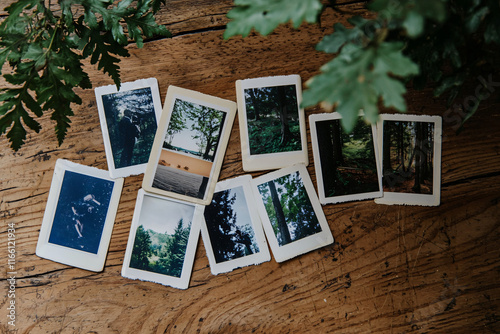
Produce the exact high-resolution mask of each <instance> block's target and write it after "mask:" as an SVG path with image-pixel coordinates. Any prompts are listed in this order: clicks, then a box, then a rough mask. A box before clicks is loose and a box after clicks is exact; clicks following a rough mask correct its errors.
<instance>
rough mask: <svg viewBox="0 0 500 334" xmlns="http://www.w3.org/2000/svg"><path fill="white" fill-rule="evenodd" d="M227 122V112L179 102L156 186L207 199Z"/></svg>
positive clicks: (163, 150) (172, 118)
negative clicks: (210, 179)
mask: <svg viewBox="0 0 500 334" xmlns="http://www.w3.org/2000/svg"><path fill="white" fill-rule="evenodd" d="M225 119H226V113H225V112H223V111H220V110H216V109H213V108H210V107H207V106H203V105H200V104H197V103H193V102H188V101H184V100H181V99H176V100H175V103H174V107H173V110H172V114H171V116H170V121H169V123H168V129H167V133H166V135H165V139H164V141H163V145H162V146H163V149H162V152H161V157H160V159H159V161H158V165H157V169H156V172H155V176H154V180H153V187H155V188H159V189H162V190H166V191H171V192H175V193H178V194H182V195H187V196H191V197H196V198H203V197H204V196H205V192H206V188H207V184H208V181H209V177H210V172H211V170H212V163H213V161H214V159H215V155H216V152H217V147H218V146H219V142H220V139H221V136H222V130H223V128H224V121H225Z"/></svg>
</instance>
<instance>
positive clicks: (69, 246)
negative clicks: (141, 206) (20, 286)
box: [36, 159, 123, 271]
mask: <svg viewBox="0 0 500 334" xmlns="http://www.w3.org/2000/svg"><path fill="white" fill-rule="evenodd" d="M122 187H123V179H121V178H120V179H112V178H110V177H109V173H108V172H107V171H103V170H99V169H97V168H93V167H88V166H83V165H79V164H76V163H73V162H70V161H67V160H62V159H59V160H57V162H56V166H55V169H54V175H53V177H52V183H51V186H50V192H49V197H48V200H47V206H46V208H45V213H44V216H43V221H42V227H41V229H40V234H39V237H38V243H37V247H36V254H37V255H38V256H40V257H43V258H46V259H49V260H52V261H56V262H60V263H63V264H67V265H71V266H75V267H78V268H82V269H86V270H91V271H102V269H103V267H104V262H105V259H106V253H107V251H108V246H109V241H110V238H111V232H112V230H113V224H114V220H115V216H116V210H117V208H118V202H119V200H120V195H121V190H122Z"/></svg>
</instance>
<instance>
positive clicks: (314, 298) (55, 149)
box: [0, 1, 500, 333]
mask: <svg viewBox="0 0 500 334" xmlns="http://www.w3.org/2000/svg"><path fill="white" fill-rule="evenodd" d="M171 3H172V5H176V6H179V11H180V12H182V13H183V15H185V19H183V20H184V21H183V22H182V23H181V22H180V21H179V23H178V24H179V26H178V27H179V31H185V32H189V33H186V34H183V33H179V34H178V36H177V37H174V38H172V39H164V40H156V41H152V42H149V43H146V44H145V46H144V48H143V49H137V48H136V47H135V46H134V45H131V46H130V47H129V50H130V53H131V57H130V58H127V59H123V60H122V63H121V68H122V78H123V81H124V82H125V81H133V80H136V79H139V78H148V77H156V78H157V79H158V81H159V85H160V92H161V95H162V99H163V98H164V96H165V94H166V91H167V87H168V86H169V85H177V86H180V87H184V88H189V89H193V90H197V91H200V92H203V93H206V94H211V95H215V96H218V97H222V98H226V99H230V100H233V101H235V99H236V93H235V81H236V80H237V79H244V78H250V77H257V76H267V75H282V74H300V75H301V77H302V79H303V82H305V81H306V80H307V79H309V78H310V77H311V76H313V75H314V74H316V73H318V69H319V67H320V66H321V64H323V63H324V62H326V61H328V60H329V59H330V58H331V56H330V55H325V54H322V53H319V52H316V51H315V50H314V45H315V44H316V43H317V42H318V41H319V40H320V39H321V37H322V36H323V35H324V34H325V33H329V32H330V31H331V29H332V28H331V27H332V26H333V23H335V22H345V20H346V18H347V17H348V16H349V15H348V14H339V13H335V12H333V11H332V10H328V11H327V12H326V13H325V15H324V17H323V18H322V26H321V27H320V26H312V25H303V26H302V27H301V28H300V29H299V30H293V29H291V28H290V27H288V26H284V27H280V28H279V29H278V30H277V31H276V32H274V33H272V34H271V35H270V36H268V37H262V36H259V35H255V34H252V35H251V36H250V37H248V38H246V39H241V38H233V39H230V40H229V41H224V40H223V39H222V30H214V31H210V29H211V28H212V26H211V25H210V24H211V23H207V22H204V23H202V24H201V25H200V26H201V28H200V27H198V26H196V28H193V27H194V25H193V24H192V21H189V19H188V17H198V16H206V17H208V16H210V15H215V13H217V12H219V13H220V15H221V17H223V16H224V13H225V12H227V10H228V9H229V6H230V1H219V2H217V1H200V2H197V3H199V4H200V6H198V7H197V5H194V4H193V3H194V2H191V1H184V2H182V1H172V2H171ZM187 4H190V6H188V5H187ZM346 8H347V9H349V11H351V12H353V13H358V14H362V15H366V13H365V12H364V11H363V7H362V6H361V5H356V4H354V5H349V6H346ZM205 10H209V12H210V13H211V14H206V13H208V12H204V11H205ZM197 13H198V14H197ZM165 15H166V14H165ZM179 15H180V14H179ZM179 15H177V16H179ZM221 20H222V19H221ZM181 21H182V20H181ZM172 22H173V21H172ZM172 24H173V23H172ZM221 26H223V23H221ZM195 31H196V32H195ZM199 31H201V32H199ZM85 69H86V70H87V71H88V72H89V73H90V76H91V79H92V82H93V84H94V87H98V86H102V85H107V84H112V81H111V79H109V78H108V77H106V76H105V75H103V74H100V73H99V72H98V71H97V68H95V67H94V66H91V65H86V68H85ZM493 78H494V81H500V77H499V76H498V75H497V74H493ZM4 85H5V83H4V82H3V81H2V82H0V86H4ZM473 85H474V84H473ZM498 90H500V88H499V89H498ZM80 95H81V96H82V98H83V100H84V104H83V105H81V106H75V107H74V112H75V116H74V117H73V118H72V127H71V129H70V130H69V133H68V136H67V139H66V140H65V142H64V143H63V145H61V146H60V147H59V146H57V141H56V139H55V135H54V131H53V125H54V124H53V123H52V121H50V119H49V116H48V115H47V116H43V117H42V118H41V120H40V122H41V123H42V127H43V129H42V131H41V133H40V134H36V135H33V136H32V137H30V138H29V140H28V141H27V143H26V145H25V146H24V147H23V148H22V149H21V150H20V151H19V152H18V153H13V152H11V151H10V150H9V149H8V148H7V146H8V143H7V141H6V138H5V137H1V138H0V148H1V149H0V158H1V160H0V165H1V167H2V169H1V170H2V176H1V182H2V183H1V189H0V217H1V225H0V263H1V267H2V268H5V267H4V266H5V265H6V264H7V256H6V254H7V233H6V230H7V224H8V223H14V224H15V225H16V238H17V240H16V250H17V263H16V269H17V287H16V301H17V304H16V306H17V309H16V311H17V322H16V327H15V331H13V332H14V333H165V332H166V333H170V332H171V333H181V332H183V333H196V332H199V333H251V332H255V333H307V332H314V333H329V332H332V333H333V332H335V333H374V332H377V333H471V332H481V333H498V332H500V310H499V306H500V301H499V299H500V287H499V285H498V281H499V277H500V261H499V259H500V250H499V247H498V241H499V232H500V230H499V228H500V218H499V217H500V204H499V199H500V132H499V131H498V129H499V128H500V113H499V110H500V108H499V107H500V103H499V102H498V100H497V99H496V97H495V96H492V97H491V98H489V99H488V100H486V101H484V103H483V104H482V106H481V108H480V110H479V111H478V113H477V115H476V116H474V117H473V118H472V119H471V120H470V121H469V122H468V123H467V125H466V128H465V129H464V131H462V133H461V134H459V135H456V134H455V124H456V122H455V121H456V119H455V118H454V117H452V116H457V114H456V113H455V112H452V113H450V114H449V115H448V116H449V117H447V118H446V119H444V121H443V129H444V136H443V163H442V172H443V176H442V183H443V187H442V194H441V195H442V204H441V205H440V206H439V207H418V206H385V205H377V204H375V203H373V201H362V202H350V203H343V204H335V205H327V206H324V207H323V208H324V212H325V214H326V216H327V219H328V223H329V226H330V228H331V230H332V233H333V235H334V237H335V240H336V241H335V243H334V244H333V245H331V246H328V247H324V248H322V249H319V250H317V251H313V252H310V253H308V254H305V255H303V256H300V257H297V258H294V259H292V260H289V261H286V262H284V263H280V264H278V263H276V262H275V261H274V259H272V260H271V261H270V262H266V263H264V264H261V265H258V266H251V267H246V268H242V269H237V270H235V271H233V272H231V273H227V274H221V275H218V276H213V275H212V274H211V273H210V268H209V267H208V259H207V257H206V254H205V248H204V245H203V242H202V241H201V239H200V241H199V244H198V248H197V252H196V258H195V263H194V269H193V274H192V277H191V282H190V287H189V289H188V290H185V291H184V290H177V289H173V288H170V287H165V286H162V285H159V284H155V283H148V282H141V281H134V280H130V279H126V278H123V277H121V275H120V271H121V266H122V263H123V257H124V253H125V248H126V243H127V239H128V235H129V230H130V224H131V219H132V214H133V210H134V205H135V199H136V195H137V191H138V189H139V188H140V186H141V181H142V176H134V177H129V178H126V180H125V184H124V189H123V193H122V197H121V201H120V205H119V208H118V214H117V217H116V221H115V226H114V230H113V234H112V238H111V243H110V248H109V254H108V256H107V259H106V264H105V269H104V271H103V272H100V273H93V272H89V271H85V270H81V269H77V268H73V267H70V266H66V265H62V264H58V263H54V262H52V261H49V260H45V259H41V258H38V257H37V256H36V255H35V248H36V243H37V240H38V233H39V230H40V225H41V221H42V217H43V214H44V210H45V204H46V200H47V197H48V191H49V187H50V182H51V179H52V173H53V169H54V165H55V161H56V160H57V159H58V158H64V159H68V160H71V161H74V162H78V163H81V164H84V165H90V166H94V167H98V168H102V169H107V164H106V158H105V152H104V144H103V140H102V134H101V130H100V125H99V120H98V113H97V106H96V102H95V96H94V93H93V91H92V90H87V91H81V92H80ZM496 96H497V95H496ZM465 98H466V96H463V97H459V101H463V100H464V99H465ZM407 101H408V106H409V110H410V111H411V112H412V113H417V114H430V115H442V114H443V112H444V111H445V107H444V101H443V100H442V99H434V98H432V94H431V90H430V89H429V90H426V91H413V90H410V92H409V93H408V96H407ZM318 112H321V110H320V109H319V108H310V109H308V110H306V114H307V115H310V114H312V113H318ZM308 129H309V127H308ZM309 135H310V134H309V130H308V138H309V137H310V136H309ZM309 152H310V161H311V164H310V166H309V167H308V170H309V172H310V174H311V177H312V179H313V182H314V183H315V182H316V177H315V174H314V166H313V164H312V161H313V159H312V151H311V144H310V142H309ZM262 173H263V172H261V173H253V174H252V175H254V176H257V175H260V174H262ZM242 174H244V172H243V170H242V166H241V149H240V141H239V130H238V121H237V120H236V122H235V124H234V126H233V129H232V132H231V137H230V143H229V147H228V149H227V152H226V155H225V159H224V164H223V167H222V171H221V175H220V179H226V178H230V177H234V176H237V175H242ZM6 273H7V269H6V268H5V270H2V271H1V272H0V275H1V276H0V278H1V281H0V291H1V292H0V319H1V322H0V332H2V333H4V332H5V333H7V332H8V330H9V329H10V327H9V326H8V325H7V324H6V321H5V319H6V314H7V309H6V308H7V306H8V302H9V299H8V298H7V296H6V294H5V295H4V291H5V292H7V289H8V286H7V283H6V281H5V276H6Z"/></svg>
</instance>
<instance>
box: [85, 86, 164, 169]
mask: <svg viewBox="0 0 500 334" xmlns="http://www.w3.org/2000/svg"><path fill="white" fill-rule="evenodd" d="M95 95H96V100H97V109H98V111H99V119H100V122H101V130H102V133H103V139H104V148H105V151H106V159H107V162H108V169H109V173H110V175H111V177H113V178H116V177H127V176H130V175H137V174H142V173H144V172H145V171H146V166H147V162H148V160H149V154H150V152H151V147H152V146H153V141H154V138H155V134H156V129H157V123H158V120H159V119H160V114H161V109H162V108H161V101H160V93H159V89H158V82H157V80H156V79H155V78H149V79H141V80H137V81H134V82H126V83H123V84H122V85H121V87H120V90H119V91H117V89H116V86H115V85H109V86H103V87H98V88H96V89H95Z"/></svg>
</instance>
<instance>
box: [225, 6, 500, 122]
mask: <svg viewBox="0 0 500 334" xmlns="http://www.w3.org/2000/svg"><path fill="white" fill-rule="evenodd" d="M234 4H235V5H236V6H235V8H233V9H232V10H231V11H230V12H229V13H228V17H229V18H230V19H231V21H230V22H229V23H228V25H227V28H226V31H225V32H224V37H225V38H226V39H228V38H230V37H232V36H236V35H242V36H243V37H246V36H248V35H249V34H250V32H251V31H252V29H253V30H255V31H256V32H259V33H261V34H262V35H268V34H270V33H271V32H272V31H273V30H274V29H275V28H276V27H277V26H278V25H280V24H283V23H289V22H291V23H292V24H293V27H294V28H298V27H299V26H300V25H301V24H302V23H303V22H308V23H317V22H318V20H319V17H320V16H321V13H322V12H323V11H324V10H325V9H326V8H328V7H332V8H334V9H335V10H338V8H339V7H340V6H341V5H340V4H337V1H335V0H330V1H329V3H328V5H325V6H324V5H323V4H322V2H321V1H320V0H272V1H268V0H235V1H234ZM366 8H367V9H368V11H369V13H370V14H373V16H374V18H373V19H369V20H368V19H365V18H362V17H359V16H354V17H351V18H350V19H348V23H349V24H350V26H349V27H346V26H345V25H343V24H342V23H336V24H335V25H334V33H333V34H330V35H327V36H325V37H324V38H323V39H322V40H321V42H320V43H318V44H317V46H316V49H317V50H318V51H321V52H326V53H331V54H333V55H336V57H335V58H333V59H332V60H331V61H329V62H328V63H326V64H324V65H323V66H322V67H321V73H320V74H318V75H316V76H314V77H313V78H311V79H310V80H309V81H308V82H306V86H307V89H306V90H305V91H304V94H303V106H304V107H310V106H314V105H317V104H321V105H322V106H323V107H324V108H325V109H327V110H334V109H335V110H336V111H338V112H339V113H340V114H341V115H342V125H343V127H344V129H345V130H346V131H347V132H350V131H351V130H352V129H353V128H354V126H355V124H356V120H357V116H358V113H359V111H363V112H364V115H365V118H366V119H367V120H368V121H369V122H371V123H374V122H376V121H377V119H378V114H379V110H380V107H381V106H383V107H386V108H392V109H395V110H397V111H400V112H406V110H407V106H406V102H405V99H404V95H405V93H406V84H407V83H408V82H409V81H410V80H412V82H413V86H414V87H416V88H423V87H425V86H427V85H433V86H435V90H434V95H435V96H440V95H442V94H444V93H445V92H449V99H448V107H449V106H451V105H452V104H453V102H454V101H455V99H456V97H457V96H458V94H459V93H460V92H461V89H462V86H463V85H464V83H465V82H466V81H467V79H468V78H469V79H470V78H474V79H475V78H476V76H477V75H478V73H492V72H494V71H496V72H498V67H499V66H498V64H500V52H499V50H500V49H499V45H500V3H499V2H498V1H495V0H400V1H396V0H373V1H370V2H369V3H368V4H367V5H366ZM483 81H485V80H483ZM483 81H482V83H483V84H484V82H483ZM484 88H485V89H486V88H488V87H484ZM479 102H480V99H477V101H476V102H475V105H474V106H472V107H470V108H468V114H467V115H466V117H465V118H464V121H465V120H467V119H468V118H470V117H471V116H472V115H473V114H474V113H475V112H476V110H477V108H478V107H479Z"/></svg>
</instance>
